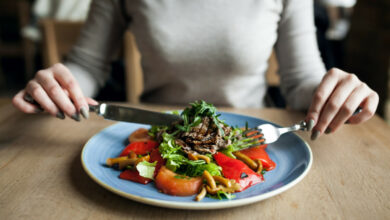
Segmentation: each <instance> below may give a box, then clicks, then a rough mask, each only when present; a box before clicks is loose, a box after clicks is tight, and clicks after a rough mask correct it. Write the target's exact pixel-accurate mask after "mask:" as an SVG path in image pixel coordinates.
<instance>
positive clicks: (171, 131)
mask: <svg viewBox="0 0 390 220" xmlns="http://www.w3.org/2000/svg"><path fill="white" fill-rule="evenodd" d="M174 114H179V113H177V112H174ZM180 116H181V118H182V121H178V122H175V123H173V124H172V125H170V126H152V127H151V128H150V129H145V128H140V129H138V130H136V131H134V132H132V133H131V134H130V136H129V141H130V143H129V145H127V146H126V147H125V148H124V149H123V151H122V152H121V153H120V155H118V157H117V158H108V159H107V161H106V164H107V165H108V166H113V167H117V168H118V169H120V170H123V171H122V173H121V174H120V175H119V178H122V179H125V180H130V181H134V182H137V183H141V184H148V183H149V182H152V181H154V182H155V185H156V187H157V189H158V190H159V191H161V192H162V193H165V194H169V195H174V196H191V195H195V194H197V196H196V197H195V200H196V201H200V200H202V199H203V198H204V197H205V196H208V197H212V198H217V199H231V198H234V197H235V196H234V194H233V193H235V192H241V191H243V190H245V189H247V188H249V187H251V186H253V185H255V184H258V183H261V182H263V181H264V177H263V174H264V173H265V172H267V171H270V170H272V169H274V168H275V163H274V162H273V161H272V160H271V159H270V158H269V156H268V154H267V152H266V151H265V149H266V147H267V145H262V144H261V143H262V141H263V139H262V137H261V135H259V136H255V137H252V136H253V135H252V136H251V135H250V134H247V132H245V131H246V130H247V128H239V127H233V126H230V125H227V124H226V123H224V121H223V120H221V119H220V118H219V115H218V113H217V110H216V108H215V107H214V106H213V105H211V104H208V103H206V102H204V101H197V102H194V103H192V104H191V105H190V107H188V108H186V109H184V110H183V111H182V113H181V114H180ZM253 146H254V147H253ZM248 147H250V148H248Z"/></svg>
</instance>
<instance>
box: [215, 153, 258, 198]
mask: <svg viewBox="0 0 390 220" xmlns="http://www.w3.org/2000/svg"><path fill="white" fill-rule="evenodd" d="M214 159H215V161H216V162H217V164H218V165H219V166H220V167H222V174H223V176H224V177H225V178H228V179H234V180H235V181H236V182H237V183H238V184H240V187H241V188H240V190H238V191H239V192H241V191H243V190H245V189H246V188H248V187H250V186H252V185H255V184H257V183H261V182H263V181H264V178H263V176H262V175H260V174H258V173H256V172H254V171H253V170H252V169H251V168H249V167H248V166H247V165H246V164H245V163H243V162H242V161H240V160H237V159H233V158H230V157H228V156H226V155H225V154H223V153H221V152H218V153H216V154H214Z"/></svg>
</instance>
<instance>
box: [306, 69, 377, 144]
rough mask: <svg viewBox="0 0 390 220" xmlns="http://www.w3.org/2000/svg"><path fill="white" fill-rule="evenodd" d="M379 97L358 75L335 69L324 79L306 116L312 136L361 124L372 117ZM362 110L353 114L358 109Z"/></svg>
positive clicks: (316, 136)
mask: <svg viewBox="0 0 390 220" xmlns="http://www.w3.org/2000/svg"><path fill="white" fill-rule="evenodd" d="M378 102H379V96H378V94H377V93H376V92H375V91H373V90H372V89H371V88H370V87H368V86H367V84H365V83H364V82H362V81H360V80H359V79H358V77H356V75H354V74H349V73H346V72H344V71H342V70H339V69H336V68H332V69H331V70H329V71H328V73H327V74H326V75H325V76H324V78H323V79H322V81H321V83H320V85H319V86H318V88H317V90H316V92H315V93H314V96H313V100H312V103H311V105H310V108H309V111H308V113H307V116H306V122H307V123H308V124H309V128H312V135H311V139H312V140H315V139H317V138H318V137H319V136H320V135H322V134H323V133H327V134H328V133H331V132H335V131H336V130H337V129H339V128H340V126H341V125H343V124H344V123H346V122H348V123H349V124H358V123H362V122H364V121H367V120H368V119H370V118H371V117H372V116H373V115H374V114H375V111H376V108H377V106H378ZM359 107H360V108H361V109H362V112H360V113H359V114H356V115H353V113H354V112H355V110H356V109H357V108H359Z"/></svg>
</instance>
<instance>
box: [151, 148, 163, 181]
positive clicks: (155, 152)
mask: <svg viewBox="0 0 390 220" xmlns="http://www.w3.org/2000/svg"><path fill="white" fill-rule="evenodd" d="M155 161H157V163H156V168H155V169H154V177H156V175H157V173H158V171H159V170H160V168H161V167H162V166H163V165H164V164H165V160H164V159H163V158H162V157H161V153H160V151H159V150H158V148H154V149H153V150H152V152H150V161H149V162H151V163H153V162H155Z"/></svg>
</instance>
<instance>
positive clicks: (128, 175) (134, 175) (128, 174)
mask: <svg viewBox="0 0 390 220" xmlns="http://www.w3.org/2000/svg"><path fill="white" fill-rule="evenodd" d="M119 178H121V179H125V180H130V181H133V182H137V183H142V184H148V183H149V182H151V181H152V180H151V179H149V178H145V177H142V176H140V175H139V173H138V170H125V171H123V172H122V173H121V174H120V175H119Z"/></svg>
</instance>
